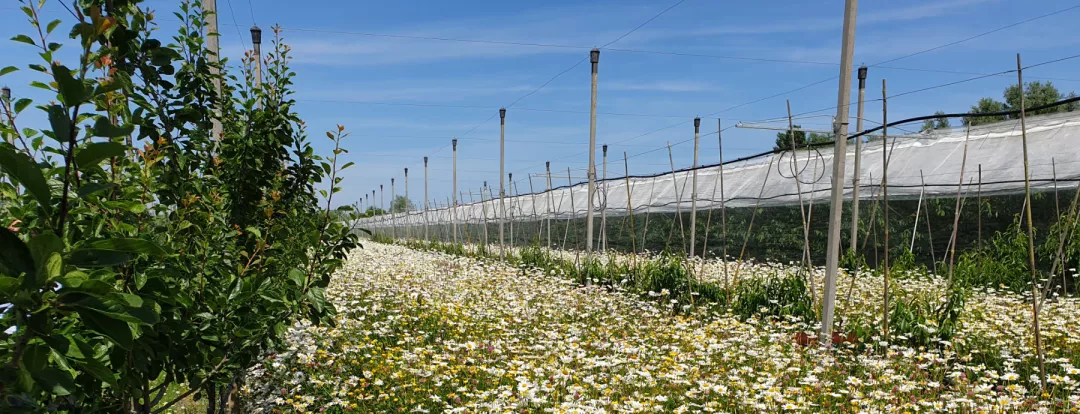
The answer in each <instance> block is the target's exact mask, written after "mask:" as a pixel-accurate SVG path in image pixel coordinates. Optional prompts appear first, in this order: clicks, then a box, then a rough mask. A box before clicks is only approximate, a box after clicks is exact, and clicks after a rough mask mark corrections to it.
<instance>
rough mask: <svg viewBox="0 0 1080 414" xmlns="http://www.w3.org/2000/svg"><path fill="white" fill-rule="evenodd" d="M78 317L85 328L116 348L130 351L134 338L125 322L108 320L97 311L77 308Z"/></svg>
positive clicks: (108, 318)
mask: <svg viewBox="0 0 1080 414" xmlns="http://www.w3.org/2000/svg"><path fill="white" fill-rule="evenodd" d="M79 317H80V318H82V320H83V323H85V324H86V326H87V327H88V328H90V329H92V330H94V331H96V332H98V333H100V334H102V335H105V336H106V337H107V338H109V339H110V340H112V342H113V343H115V344H116V345H117V346H119V347H121V348H124V349H125V350H128V351H130V350H131V345H132V343H133V342H134V341H135V338H134V337H133V336H132V334H131V327H129V326H128V324H127V322H124V321H121V320H117V319H113V318H110V317H108V316H105V315H104V314H101V313H99V312H97V311H94V310H92V309H87V308H79Z"/></svg>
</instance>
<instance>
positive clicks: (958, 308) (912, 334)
mask: <svg viewBox="0 0 1080 414" xmlns="http://www.w3.org/2000/svg"><path fill="white" fill-rule="evenodd" d="M941 299H942V298H940V297H938V296H937V295H936V294H935V293H930V292H918V293H912V294H910V295H909V296H907V297H900V298H897V299H895V300H893V301H892V306H891V309H890V311H889V334H890V336H891V337H892V338H893V339H895V340H897V341H899V342H901V343H905V344H907V345H908V346H912V347H919V346H925V347H930V346H941V342H942V341H950V340H952V338H953V335H954V334H955V333H956V330H957V329H958V328H959V326H958V325H957V324H958V322H957V321H958V320H959V318H960V314H961V312H963V310H964V303H965V301H966V293H965V291H964V290H963V289H959V288H956V289H951V290H950V291H949V292H948V294H947V296H946V297H945V298H943V299H944V301H942V300H941Z"/></svg>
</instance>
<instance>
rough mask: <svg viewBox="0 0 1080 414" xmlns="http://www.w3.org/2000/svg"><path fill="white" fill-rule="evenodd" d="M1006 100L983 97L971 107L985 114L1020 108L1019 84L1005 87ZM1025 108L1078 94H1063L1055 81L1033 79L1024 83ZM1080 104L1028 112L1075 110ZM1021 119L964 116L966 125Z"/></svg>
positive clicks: (973, 111)
mask: <svg viewBox="0 0 1080 414" xmlns="http://www.w3.org/2000/svg"><path fill="white" fill-rule="evenodd" d="M1002 95H1004V98H1005V102H1001V101H998V100H995V99H993V98H982V99H979V102H978V103H977V104H975V105H974V106H972V107H971V111H969V113H971V114H984V113H992V112H1004V111H1009V110H1017V109H1020V87H1019V86H1018V85H1010V86H1008V87H1006V88H1005V91H1004V93H1003V94H1002ZM1023 95H1024V108H1032V107H1036V106H1043V105H1048V104H1051V103H1054V102H1057V101H1060V100H1063V99H1067V98H1074V97H1076V94H1075V93H1073V92H1069V93H1068V95H1065V94H1062V93H1061V92H1060V91H1058V89H1057V87H1055V86H1054V84H1053V83H1051V82H1049V81H1047V82H1042V81H1033V82H1027V83H1025V84H1024V94H1023ZM1078 107H1080V105H1078V104H1077V103H1076V102H1072V103H1069V104H1066V105H1058V106H1055V107H1052V108H1046V109H1040V110H1038V111H1030V112H1027V115H1028V116H1031V115H1043V114H1052V113H1059V112H1072V111H1075V110H1076V109H1077V108H1078ZM1009 118H1012V119H1019V118H1020V116H1019V115H1016V116H1012V117H1006V116H973V117H967V118H964V125H972V126H974V125H982V124H989V123H993V122H998V121H1004V120H1006V119H1009Z"/></svg>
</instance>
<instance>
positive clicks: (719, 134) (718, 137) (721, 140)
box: [716, 119, 731, 298]
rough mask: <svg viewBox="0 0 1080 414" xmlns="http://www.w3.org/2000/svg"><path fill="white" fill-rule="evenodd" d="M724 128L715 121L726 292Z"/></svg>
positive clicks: (726, 244)
mask: <svg viewBox="0 0 1080 414" xmlns="http://www.w3.org/2000/svg"><path fill="white" fill-rule="evenodd" d="M723 131H724V128H721V127H720V120H719V119H717V120H716V140H717V145H718V148H719V149H720V231H721V232H722V234H721V235H720V237H721V238H722V239H723V240H724V260H722V261H721V264H722V265H723V268H724V287H725V288H726V289H728V290H730V289H731V285H729V284H728V267H727V260H728V255H727V252H728V250H727V248H728V242H727V205H726V204H725V203H726V202H725V201H724V137H723ZM727 295H728V293H724V297H725V298H727V297H728V296H727Z"/></svg>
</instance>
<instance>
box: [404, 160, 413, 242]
mask: <svg viewBox="0 0 1080 414" xmlns="http://www.w3.org/2000/svg"><path fill="white" fill-rule="evenodd" d="M411 227H412V226H410V225H409V169H408V168H406V169H405V238H410V237H412V228H411Z"/></svg>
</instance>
